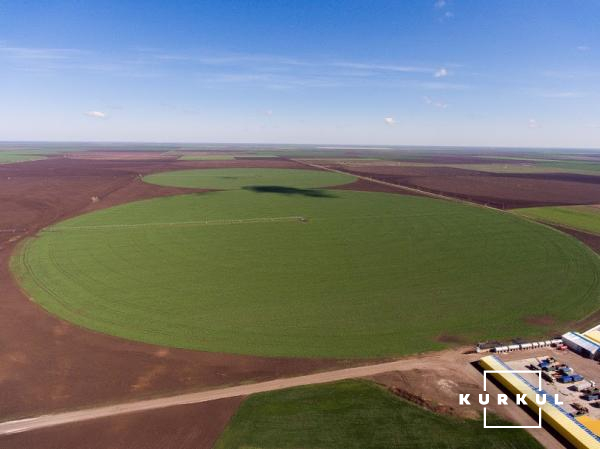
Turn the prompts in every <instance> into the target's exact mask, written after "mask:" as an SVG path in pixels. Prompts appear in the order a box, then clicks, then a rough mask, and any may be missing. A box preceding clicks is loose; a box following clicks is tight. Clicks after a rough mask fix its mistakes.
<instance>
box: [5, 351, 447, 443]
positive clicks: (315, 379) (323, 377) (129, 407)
mask: <svg viewBox="0 0 600 449" xmlns="http://www.w3.org/2000/svg"><path fill="white" fill-rule="evenodd" d="M440 354H442V353H439V354H431V355H424V356H422V357H416V358H412V359H404V360H399V361H394V362H386V363H379V364H374V365H366V366H358V367H353V368H344V369H339V370H334V371H325V372H321V373H316V374H308V375H304V376H297V377H289V378H280V379H275V380H270V381H266V382H259V383H254V384H244V385H238V386H235V387H226V388H219V389H214V390H208V391H200V392H195V393H184V394H180V395H176V396H169V397H163V398H155V399H147V400H142V401H136V402H129V403H119V404H114V405H107V406H103V407H95V408H90V409H83V410H77V411H72V412H64V413H57V414H51V415H43V416H37V417H33V418H25V419H21V420H14V421H7V422H0V436H2V435H11V434H15V433H21V432H28V431H32V430H37V429H43V428H45V427H53V426H59V425H63V424H70V423H76V422H82V421H87V420H90V419H98V418H106V417H108V416H115V415H121V414H127V413H134V412H143V411H148V410H155V409H161V408H166V407H173V406H177V405H186V404H197V403H202V402H210V401H216V400H219V399H227V398H234V397H240V396H248V395H251V394H256V393H263V392H266V391H274V390H281V389H284V388H292V387H297V386H301V385H315V384H321V383H326V382H335V381H338V380H343V379H352V378H357V377H366V376H374V375H376V374H381V373H386V372H389V371H394V370H397V369H402V370H406V369H411V368H417V367H420V368H423V367H426V366H427V364H428V360H432V361H433V360H439V358H440Z"/></svg>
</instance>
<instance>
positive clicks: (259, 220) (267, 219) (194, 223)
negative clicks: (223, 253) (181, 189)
mask: <svg viewBox="0 0 600 449" xmlns="http://www.w3.org/2000/svg"><path fill="white" fill-rule="evenodd" d="M304 219H305V217H301V216H290V217H257V218H239V219H229V220H226V219H223V220H199V221H179V222H177V221H174V222H159V223H132V224H106V225H88V226H58V227H52V228H48V229H46V231H52V232H53V231H71V230H75V231H76V230H85V229H92V230H93V229H113V228H142V227H169V226H211V225H230V224H244V223H271V222H288V221H300V220H304Z"/></svg>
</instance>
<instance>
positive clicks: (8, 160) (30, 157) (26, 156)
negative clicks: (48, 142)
mask: <svg viewBox="0 0 600 449" xmlns="http://www.w3.org/2000/svg"><path fill="white" fill-rule="evenodd" d="M40 159H44V156H42V155H38V154H33V153H21V152H16V151H0V164H12V163H14V162H26V161H37V160H40Z"/></svg>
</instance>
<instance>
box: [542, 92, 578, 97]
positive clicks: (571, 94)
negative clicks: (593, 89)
mask: <svg viewBox="0 0 600 449" xmlns="http://www.w3.org/2000/svg"><path fill="white" fill-rule="evenodd" d="M539 95H540V97H544V98H581V97H584V96H585V95H584V94H583V92H573V91H564V92H541V93H540V94H539Z"/></svg>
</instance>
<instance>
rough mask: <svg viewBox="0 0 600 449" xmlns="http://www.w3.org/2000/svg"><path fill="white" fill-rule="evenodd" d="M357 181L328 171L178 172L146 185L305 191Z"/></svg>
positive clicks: (151, 178) (150, 178) (153, 178)
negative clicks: (268, 187)
mask: <svg viewBox="0 0 600 449" xmlns="http://www.w3.org/2000/svg"><path fill="white" fill-rule="evenodd" d="M354 179H355V178H354V177H353V176H350V175H343V174H341V173H332V172H327V171H317V170H294V169H274V168H269V169H265V168H262V169H261V168H259V169H257V168H210V169H201V170H198V169H195V170H178V171H170V172H164V173H156V174H153V175H148V176H146V177H144V181H146V182H149V183H151V184H158V185H161V186H173V187H193V188H197V189H220V190H229V189H240V188H250V187H264V186H273V187H290V188H296V189H305V188H315V187H323V186H334V185H340V184H348V183H349V182H352V181H353V180H354Z"/></svg>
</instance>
